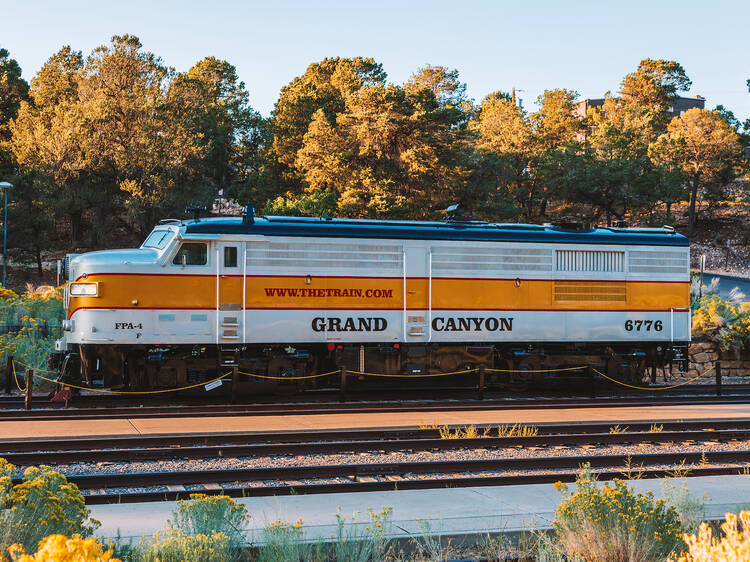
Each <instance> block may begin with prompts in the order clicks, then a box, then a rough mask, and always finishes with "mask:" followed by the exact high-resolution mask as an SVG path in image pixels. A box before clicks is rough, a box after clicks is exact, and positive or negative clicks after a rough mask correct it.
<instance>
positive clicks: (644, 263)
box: [628, 250, 689, 275]
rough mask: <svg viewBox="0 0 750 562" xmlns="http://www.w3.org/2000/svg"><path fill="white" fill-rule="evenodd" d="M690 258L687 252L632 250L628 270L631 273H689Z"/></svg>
mask: <svg viewBox="0 0 750 562" xmlns="http://www.w3.org/2000/svg"><path fill="white" fill-rule="evenodd" d="M688 265H689V257H688V253H687V252H686V251H678V252H664V251H654V252H644V251H640V250H631V251H630V256H629V263H628V270H629V271H630V272H631V273H655V274H657V275H658V274H669V273H684V274H687V273H688Z"/></svg>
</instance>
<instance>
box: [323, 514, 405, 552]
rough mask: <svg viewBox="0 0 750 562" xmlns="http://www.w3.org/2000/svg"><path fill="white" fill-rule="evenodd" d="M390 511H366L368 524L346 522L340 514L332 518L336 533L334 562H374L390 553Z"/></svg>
mask: <svg viewBox="0 0 750 562" xmlns="http://www.w3.org/2000/svg"><path fill="white" fill-rule="evenodd" d="M392 512H393V510H392V509H391V508H390V507H386V508H383V509H382V510H381V511H377V512H376V511H373V510H372V509H369V510H368V511H367V513H368V515H369V521H367V522H358V521H354V520H353V518H352V521H348V520H347V519H346V517H344V516H343V515H341V514H340V513H337V514H336V521H337V529H336V537H335V542H334V543H333V554H334V555H335V558H334V560H347V561H350V562H377V561H380V560H383V559H384V558H385V555H386V554H387V553H389V552H390V551H391V545H390V542H391V541H390V538H389V535H390V525H391V513H392Z"/></svg>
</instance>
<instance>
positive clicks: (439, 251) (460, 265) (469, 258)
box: [432, 248, 552, 274]
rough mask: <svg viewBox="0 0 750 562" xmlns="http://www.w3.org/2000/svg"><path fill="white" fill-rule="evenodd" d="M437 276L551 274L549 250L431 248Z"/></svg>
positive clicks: (550, 252)
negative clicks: (454, 274)
mask: <svg viewBox="0 0 750 562" xmlns="http://www.w3.org/2000/svg"><path fill="white" fill-rule="evenodd" d="M432 270H433V271H434V272H436V273H456V272H462V271H463V272H471V273H474V274H481V273H488V274H495V273H503V272H506V273H521V272H524V271H552V250H547V249H543V248H433V249H432Z"/></svg>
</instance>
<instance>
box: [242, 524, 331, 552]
mask: <svg viewBox="0 0 750 562" xmlns="http://www.w3.org/2000/svg"><path fill="white" fill-rule="evenodd" d="M303 523H304V521H303V520H302V519H298V520H297V521H296V522H295V523H286V522H284V521H275V522H273V523H272V524H271V525H269V526H268V527H266V528H264V529H263V534H262V537H263V544H262V546H260V547H259V548H258V554H257V560H258V562H288V561H290V560H294V561H302V562H323V561H328V560H330V558H329V556H328V553H327V550H328V549H327V548H326V547H324V546H323V545H322V543H320V542H318V543H309V542H307V541H306V540H305V532H304V529H303Z"/></svg>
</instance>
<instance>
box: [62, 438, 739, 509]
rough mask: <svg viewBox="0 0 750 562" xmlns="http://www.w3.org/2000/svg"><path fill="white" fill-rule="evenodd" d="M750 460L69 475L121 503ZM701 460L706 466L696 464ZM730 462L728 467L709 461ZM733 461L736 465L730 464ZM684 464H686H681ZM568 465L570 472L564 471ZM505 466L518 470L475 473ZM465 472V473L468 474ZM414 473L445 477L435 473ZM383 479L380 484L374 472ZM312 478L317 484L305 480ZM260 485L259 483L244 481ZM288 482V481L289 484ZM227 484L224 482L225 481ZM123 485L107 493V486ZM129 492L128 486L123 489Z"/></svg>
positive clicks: (587, 459) (677, 457) (714, 470)
mask: <svg viewBox="0 0 750 562" xmlns="http://www.w3.org/2000/svg"><path fill="white" fill-rule="evenodd" d="M748 462H750V450H744V451H712V452H703V453H700V452H682V453H646V454H633V455H620V454H618V455H592V456H580V455H576V456H563V457H530V458H510V459H481V460H459V461H430V462H404V463H402V462H396V463H373V464H350V465H307V466H293V467H273V466H271V467H263V468H248V469H232V470H204V471H170V472H138V473H114V474H71V475H68V480H69V481H71V482H73V483H75V484H76V485H77V486H78V487H79V488H80V489H81V490H83V491H84V495H85V496H86V501H87V503H89V504H95V503H119V502H133V501H159V500H165V499H180V498H185V497H188V496H189V495H190V494H191V493H196V492H198V491H199V492H201V493H209V494H210V493H226V494H228V495H235V496H238V495H242V496H268V495H280V494H290V493H297V494H300V493H305V494H309V493H332V492H355V491H357V492H359V491H373V490H388V489H399V490H405V489H428V488H442V487H447V486H452V487H464V486H502V485H511V484H530V483H543V482H555V481H558V480H560V481H572V480H575V477H576V474H577V469H578V468H579V467H580V466H581V465H582V464H584V463H590V464H591V467H592V469H594V470H598V469H612V468H619V470H609V471H607V470H604V471H603V472H601V473H600V474H599V478H600V479H612V478H627V477H628V476H632V475H634V474H635V473H637V474H638V477H639V478H642V477H663V476H668V475H670V474H673V473H674V471H675V470H676V469H669V468H664V467H663V465H667V466H678V467H680V468H679V470H686V471H689V473H690V474H691V475H716V474H736V473H737V471H738V469H740V468H742V467H744V466H746V465H747V463H748ZM698 463H702V464H701V465H700V466H695V467H693V466H690V465H694V464H698ZM710 464H714V465H717V464H719V465H725V466H707V465H710ZM727 464H735V465H738V466H726V465H727ZM683 467H684V468H683ZM556 470H559V471H557V472H551V473H550V472H547V473H542V474H517V472H519V471H556ZM565 470H567V472H563V471H565ZM498 471H506V472H513V473H514V474H477V473H483V472H484V473H486V472H491V473H492V472H498ZM462 474H463V475H462ZM414 475H441V476H437V477H432V478H419V477H416V478H415V477H413V476H414ZM376 476H377V477H384V478H386V480H381V481H377V480H375V478H374V477H376ZM332 478H340V479H341V478H344V479H347V480H349V479H352V481H347V482H334V483H318V482H315V481H316V480H321V479H323V480H324V479H332ZM302 480H308V481H310V480H312V481H313V482H301V481H302ZM244 482H254V483H256V484H258V485H246V484H242V483H244ZM284 482H286V483H284ZM205 484H212V485H213V486H211V487H210V489H197V490H188V489H186V488H185V486H195V487H198V486H200V485H205ZM222 484H224V486H222ZM160 486H162V487H164V486H166V487H169V489H168V490H166V491H165V490H148V491H136V490H132V489H133V488H149V487H160ZM113 489H114V490H120V491H119V492H108V490H113ZM122 489H125V491H122Z"/></svg>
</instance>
